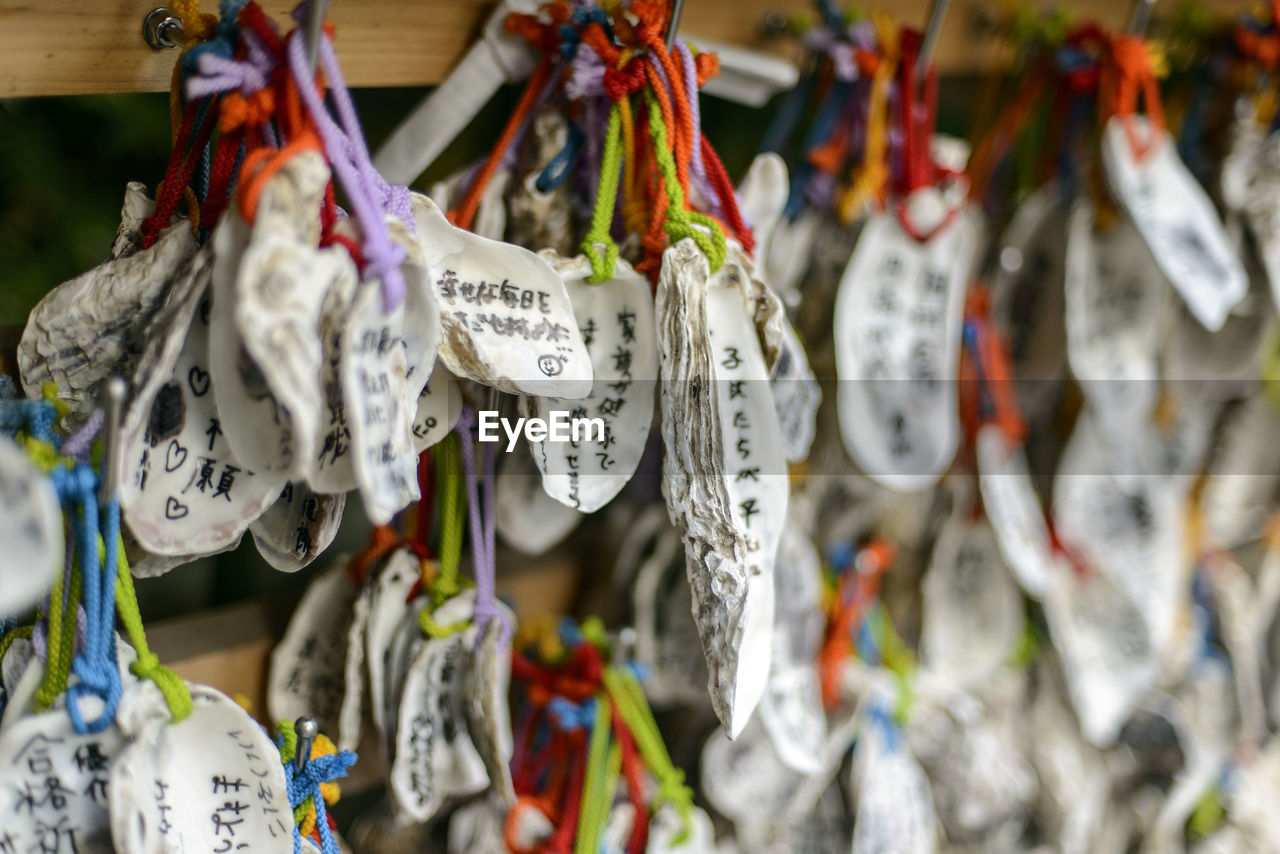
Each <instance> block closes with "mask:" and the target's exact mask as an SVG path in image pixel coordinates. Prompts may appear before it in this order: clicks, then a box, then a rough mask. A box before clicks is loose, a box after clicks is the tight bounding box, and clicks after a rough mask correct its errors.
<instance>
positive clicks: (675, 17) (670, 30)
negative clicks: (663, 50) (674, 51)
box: [667, 0, 684, 50]
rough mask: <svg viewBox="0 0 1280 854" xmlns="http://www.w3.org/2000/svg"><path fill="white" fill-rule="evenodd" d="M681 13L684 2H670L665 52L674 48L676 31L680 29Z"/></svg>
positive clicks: (680, 0) (672, 0) (675, 0)
mask: <svg viewBox="0 0 1280 854" xmlns="http://www.w3.org/2000/svg"><path fill="white" fill-rule="evenodd" d="M682 12H684V0H671V18H670V20H668V21H667V50H671V48H673V47H675V44H676V30H677V29H679V27H680V15H681V13H682Z"/></svg>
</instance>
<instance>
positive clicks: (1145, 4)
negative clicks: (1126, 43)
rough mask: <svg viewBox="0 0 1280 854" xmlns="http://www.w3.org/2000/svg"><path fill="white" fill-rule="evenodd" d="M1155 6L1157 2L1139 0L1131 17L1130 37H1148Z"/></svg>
mask: <svg viewBox="0 0 1280 854" xmlns="http://www.w3.org/2000/svg"><path fill="white" fill-rule="evenodd" d="M1155 5H1156V0H1137V2H1136V3H1135V4H1134V6H1133V14H1132V15H1130V16H1129V35H1131V36H1143V35H1146V33H1147V26H1148V25H1149V24H1150V23H1151V10H1152V9H1154V8H1155Z"/></svg>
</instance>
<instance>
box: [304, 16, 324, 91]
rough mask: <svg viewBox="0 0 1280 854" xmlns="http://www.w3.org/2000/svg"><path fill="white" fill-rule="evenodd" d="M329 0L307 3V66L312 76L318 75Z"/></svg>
mask: <svg viewBox="0 0 1280 854" xmlns="http://www.w3.org/2000/svg"><path fill="white" fill-rule="evenodd" d="M327 5H328V0H311V2H310V3H308V4H307V20H306V26H307V30H306V36H307V67H308V68H310V69H311V76H312V77H315V76H316V65H317V64H318V63H319V60H320V39H322V38H323V37H324V12H325V7H326V6H327Z"/></svg>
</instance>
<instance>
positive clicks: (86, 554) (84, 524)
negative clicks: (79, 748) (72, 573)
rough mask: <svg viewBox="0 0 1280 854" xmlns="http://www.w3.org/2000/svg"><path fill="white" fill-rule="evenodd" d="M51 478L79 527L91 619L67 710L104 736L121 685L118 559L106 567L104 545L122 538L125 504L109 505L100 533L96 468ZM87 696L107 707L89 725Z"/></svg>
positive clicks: (81, 725)
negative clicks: (84, 708)
mask: <svg viewBox="0 0 1280 854" xmlns="http://www.w3.org/2000/svg"><path fill="white" fill-rule="evenodd" d="M51 477H52V480H53V484H54V488H55V489H56V490H57V492H58V496H59V498H60V499H61V500H62V503H63V504H64V506H67V508H68V511H69V514H70V515H71V518H72V520H73V522H72V525H73V526H74V527H75V534H76V555H77V559H78V561H79V563H80V577H81V584H82V585H83V594H84V606H85V616H86V619H85V639H84V644H83V645H82V646H81V648H80V652H79V654H77V655H76V656H75V658H74V660H73V661H72V663H71V672H72V673H74V674H75V676H76V678H77V679H78V681H77V682H76V683H75V684H72V685H71V686H70V687H68V689H67V712H68V714H69V715H70V717H71V725H72V727H73V728H74V729H75V731H76V732H78V733H86V732H102V730H104V729H106V727H107V725H108V724H110V722H111V721H112V719H114V717H115V709H116V704H117V703H119V701H120V691H121V687H120V670H119V668H118V667H117V665H116V655H115V631H114V626H115V595H114V593H115V585H114V572H115V561H114V560H113V559H111V556H108V560H107V561H105V566H103V564H102V563H100V559H101V557H102V546H101V543H102V542H103V541H104V540H105V541H106V542H114V541H115V539H116V538H118V537H119V535H120V506H119V504H118V503H117V502H116V501H115V499H114V498H113V499H112V500H111V501H110V502H109V503H108V504H107V505H106V507H105V508H104V509H105V511H106V512H105V514H104V515H105V516H106V520H105V521H106V524H105V526H104V527H103V529H102V530H101V531H100V529H99V513H98V499H97V489H98V478H97V475H96V474H95V473H94V471H93V468H92V467H91V466H89V465H87V464H85V463H79V464H77V465H75V466H74V467H72V468H60V469H55V470H54V471H53V473H52V475H51ZM108 573H110V574H108ZM76 604H77V603H75V602H74V600H70V599H69V600H68V601H67V603H66V605H67V606H70V607H72V608H73V609H74V608H75V606H76ZM51 648H52V647H51ZM86 694H88V695H92V696H95V697H97V698H98V699H99V700H101V701H102V704H103V708H102V712H101V714H100V715H99V717H98V718H97V719H96V720H93V721H86V720H85V719H84V717H83V714H82V712H81V710H80V703H79V701H80V699H81V698H82V697H84V696H85V695H86Z"/></svg>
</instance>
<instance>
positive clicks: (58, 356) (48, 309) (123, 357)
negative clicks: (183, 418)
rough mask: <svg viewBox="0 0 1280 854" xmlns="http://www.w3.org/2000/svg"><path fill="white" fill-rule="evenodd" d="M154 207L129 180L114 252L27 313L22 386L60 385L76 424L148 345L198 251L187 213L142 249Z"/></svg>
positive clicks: (36, 389)
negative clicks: (154, 322)
mask: <svg viewBox="0 0 1280 854" xmlns="http://www.w3.org/2000/svg"><path fill="white" fill-rule="evenodd" d="M154 212H155V202H153V201H152V200H151V199H149V198H147V194H146V188H145V187H143V185H142V184H139V183H137V182H132V183H130V184H129V185H128V186H127V187H126V188H125V197H124V209H123V210H122V211H121V215H120V216H121V222H120V231H119V233H118V234H117V236H116V240H115V243H114V244H113V245H112V248H111V257H110V258H108V259H107V260H106V261H104V262H102V263H101V264H99V265H98V266H97V267H94V268H93V269H92V270H89V271H87V272H85V273H82V274H80V275H79V276H77V277H75V278H74V279H71V280H70V281H67V282H64V283H63V284H61V285H58V286H57V287H56V288H54V289H53V290H51V291H50V292H49V293H48V294H46V295H45V297H44V299H42V300H40V302H39V303H38V304H37V305H36V307H35V308H34V309H32V310H31V315H30V316H29V318H28V319H27V325H26V328H25V329H24V330H23V332H22V340H21V341H20V342H19V344H18V352H17V361H18V369H19V374H20V376H21V378H22V387H23V389H24V390H25V391H26V393H27V396H28V397H34V398H38V397H40V393H41V387H42V386H43V385H44V383H46V382H49V381H52V382H55V383H57V385H58V399H59V400H60V401H63V402H65V403H67V404H69V406H70V413H69V415H68V418H69V421H71V422H78V421H80V420H83V419H84V418H88V417H89V415H90V414H91V413H92V412H93V410H94V409H96V408H97V407H98V405H99V398H100V395H99V393H98V392H99V389H100V387H101V383H102V382H103V381H105V380H106V379H107V378H108V377H111V376H116V375H118V374H121V373H128V371H129V370H130V368H131V365H132V363H133V361H134V360H135V359H136V358H137V356H138V353H139V351H140V350H141V348H142V343H143V339H142V331H143V329H144V328H145V327H146V325H147V323H148V322H149V321H150V319H151V317H152V316H153V315H154V314H155V312H156V310H157V309H158V308H159V307H160V305H161V304H162V302H163V300H164V297H165V293H166V290H167V288H168V286H169V285H170V284H171V283H172V282H173V281H174V279H175V278H176V277H177V275H178V273H179V271H180V270H181V269H182V267H183V264H185V263H186V262H187V261H188V260H190V258H191V256H192V255H194V254H195V251H196V240H195V238H194V237H193V236H192V233H191V225H190V223H189V222H187V221H186V220H185V219H183V220H176V221H175V222H174V223H173V224H172V225H170V226H168V227H167V228H166V229H164V230H163V231H161V232H160V239H159V240H157V241H156V243H155V244H153V245H152V246H150V247H148V248H147V249H140V248H139V246H140V243H141V235H142V222H143V220H144V219H146V218H147V217H148V216H151V215H152V214H153V213H154Z"/></svg>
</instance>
